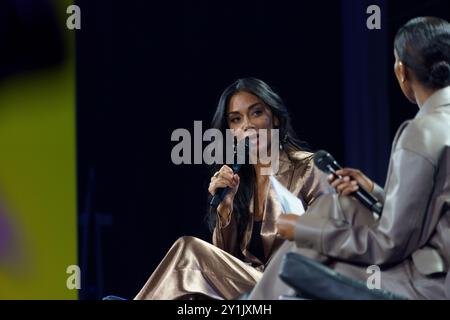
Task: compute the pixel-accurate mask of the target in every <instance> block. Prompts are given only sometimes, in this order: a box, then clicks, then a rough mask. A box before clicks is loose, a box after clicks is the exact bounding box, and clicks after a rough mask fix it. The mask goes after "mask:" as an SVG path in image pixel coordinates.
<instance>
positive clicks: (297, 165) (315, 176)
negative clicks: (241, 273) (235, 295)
mask: <svg viewBox="0 0 450 320" xmlns="http://www.w3.org/2000/svg"><path fill="white" fill-rule="evenodd" d="M312 156H313V154H312V153H309V152H304V151H296V152H291V153H290V154H287V153H286V152H284V151H281V152H280V156H279V169H278V172H277V173H276V174H275V178H276V179H277V180H278V181H279V182H280V183H281V184H282V185H283V186H285V187H286V188H287V189H288V190H289V191H291V192H292V193H293V194H294V195H297V196H298V198H299V199H300V200H301V201H302V203H303V206H304V208H305V210H306V208H308V207H309V205H310V204H311V203H313V201H314V200H315V199H316V198H317V197H319V196H320V195H321V194H323V193H327V192H332V189H331V188H330V186H329V184H328V182H327V179H326V175H325V174H324V173H322V172H321V171H320V170H319V169H318V168H317V167H316V166H315V165H314V161H313V157H312ZM265 201H266V203H265V206H264V213H263V219H262V225H261V232H260V235H261V239H262V245H263V248H264V261H261V260H260V259H258V258H257V257H255V256H254V255H253V254H252V253H251V252H249V250H248V246H249V242H250V240H251V235H252V231H253V223H254V215H253V212H254V197H252V199H251V201H250V206H249V220H248V223H247V227H246V229H245V232H244V235H243V237H242V239H240V241H239V239H238V230H237V221H236V219H235V216H234V215H233V214H231V217H230V219H229V221H228V223H227V224H226V225H224V226H221V225H220V219H219V218H217V223H216V227H215V229H214V231H213V237H212V242H213V244H214V245H216V246H217V247H219V248H221V249H223V250H224V251H226V252H228V253H230V254H232V255H234V256H236V257H238V258H241V259H242V260H243V261H245V262H248V263H250V264H251V265H253V266H255V267H256V268H258V269H259V270H263V269H264V266H265V265H266V264H267V262H268V261H269V260H270V258H271V257H272V256H273V254H274V252H275V251H276V250H277V249H278V247H279V246H280V245H281V243H282V242H283V240H282V239H281V238H278V237H277V231H276V226H275V222H276V220H277V219H278V217H279V216H280V215H281V214H282V212H283V211H282V208H281V205H280V202H279V201H278V198H277V196H276V194H275V191H274V190H273V188H272V185H271V184H270V185H269V188H268V192H267V197H266V200H265Z"/></svg>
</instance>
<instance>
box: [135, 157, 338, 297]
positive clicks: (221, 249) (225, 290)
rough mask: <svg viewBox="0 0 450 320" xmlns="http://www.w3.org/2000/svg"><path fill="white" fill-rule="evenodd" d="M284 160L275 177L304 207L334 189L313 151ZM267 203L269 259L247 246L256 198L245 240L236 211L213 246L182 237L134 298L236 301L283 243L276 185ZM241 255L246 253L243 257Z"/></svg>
mask: <svg viewBox="0 0 450 320" xmlns="http://www.w3.org/2000/svg"><path fill="white" fill-rule="evenodd" d="M279 161H280V162H279V165H280V166H279V170H278V172H277V174H276V175H275V177H276V178H277V180H278V181H280V183H281V184H283V185H284V186H285V187H286V188H288V189H289V190H290V191H291V192H292V193H293V194H296V195H298V197H299V198H300V199H301V200H302V202H303V205H304V207H305V209H306V208H307V207H308V205H309V204H310V203H311V202H313V201H314V199H315V198H317V197H318V196H319V195H320V194H322V193H326V192H328V191H329V190H330V187H329V184H328V182H327V180H326V176H325V175H324V174H323V173H322V172H320V171H319V170H318V169H317V168H316V167H315V166H314V164H313V160H312V154H310V153H307V152H303V151H296V152H293V153H290V154H289V156H288V154H287V153H285V152H283V151H282V152H280V158H279ZM265 201H266V205H265V206H264V208H265V210H264V213H263V220H262V226H261V239H262V243H263V248H264V254H265V259H264V260H265V261H260V260H259V259H258V258H256V257H255V256H254V255H252V253H251V252H249V251H248V249H247V248H248V245H249V242H250V237H251V235H252V229H253V207H254V201H251V202H250V208H249V211H250V219H249V222H248V225H247V228H246V231H245V233H244V236H243V239H242V241H240V243H238V239H237V224H236V221H235V220H234V216H233V215H231V219H230V221H229V222H228V223H227V224H226V225H225V226H220V225H219V222H218V223H217V225H216V227H215V229H214V232H213V237H212V243H213V244H210V243H207V242H205V241H203V240H200V239H197V238H194V237H181V238H179V239H178V240H177V241H176V242H175V243H174V245H173V246H172V247H171V248H170V250H169V251H168V253H167V254H166V256H165V257H164V259H163V260H162V261H161V263H160V264H159V265H158V267H157V268H156V270H155V271H154V272H153V274H152V275H151V276H150V278H149V280H148V281H147V283H146V284H145V286H144V287H143V288H142V289H141V291H140V292H139V293H138V294H137V296H136V297H135V299H137V300H142V299H153V300H154V299H156V300H158V299H188V298H195V297H196V298H200V297H203V298H210V299H234V298H236V297H238V296H239V295H240V294H242V293H246V292H249V291H250V290H251V289H252V288H253V286H254V285H255V284H256V282H257V281H258V280H259V279H260V278H261V277H262V272H263V271H264V268H265V266H266V265H267V263H268V262H269V261H270V259H271V257H272V256H273V255H274V253H275V252H276V251H277V249H278V248H279V247H280V245H281V244H282V243H283V241H284V240H283V239H281V238H278V237H277V232H276V226H275V221H276V220H277V219H278V217H279V216H280V215H281V214H282V209H281V205H280V203H279V202H278V199H277V197H276V195H275V192H274V190H273V189H272V187H271V186H269V188H268V192H267V197H266V200H265ZM217 220H218V221H219V219H217ZM237 256H242V257H243V261H242V260H240V259H238V258H236V257H237Z"/></svg>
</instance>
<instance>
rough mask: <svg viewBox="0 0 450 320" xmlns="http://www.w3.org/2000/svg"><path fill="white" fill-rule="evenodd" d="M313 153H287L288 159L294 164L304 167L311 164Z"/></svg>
mask: <svg viewBox="0 0 450 320" xmlns="http://www.w3.org/2000/svg"><path fill="white" fill-rule="evenodd" d="M313 156H314V153H311V152H307V151H301V150H298V151H292V152H290V153H289V159H290V160H291V161H292V162H293V163H294V164H295V165H297V164H299V165H304V164H308V163H312V160H313Z"/></svg>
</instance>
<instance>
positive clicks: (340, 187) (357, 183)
mask: <svg viewBox="0 0 450 320" xmlns="http://www.w3.org/2000/svg"><path fill="white" fill-rule="evenodd" d="M314 163H315V164H316V166H317V167H318V168H319V169H320V170H322V171H323V172H325V173H328V174H331V175H332V176H333V177H329V178H328V180H329V181H330V182H331V185H332V186H333V187H335V188H336V190H337V191H338V192H339V193H340V194H342V195H350V196H353V197H355V198H356V199H358V200H359V201H360V202H361V203H362V204H363V205H364V206H366V207H367V208H368V209H369V210H371V211H373V212H376V213H377V214H379V215H381V211H382V210H383V206H382V204H381V203H380V202H379V201H378V199H376V198H375V197H374V196H373V195H372V194H371V193H370V192H371V191H373V186H374V184H373V182H372V181H371V180H370V179H369V178H367V177H366V176H365V175H364V174H363V173H362V172H360V171H359V170H355V169H343V168H342V167H341V166H340V165H339V164H338V163H337V162H336V160H334V158H333V156H332V155H331V154H329V153H328V152H326V151H324V150H320V151H317V152H316V153H315V154H314ZM351 178H353V179H355V180H352V179H351Z"/></svg>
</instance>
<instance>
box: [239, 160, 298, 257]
mask: <svg viewBox="0 0 450 320" xmlns="http://www.w3.org/2000/svg"><path fill="white" fill-rule="evenodd" d="M279 161H280V163H279V169H278V172H277V173H276V175H275V178H276V179H277V180H278V181H280V182H281V183H282V184H283V185H284V186H286V187H287V188H289V187H290V186H289V185H288V183H289V182H290V180H291V178H292V174H293V167H294V165H293V164H292V162H291V160H290V159H289V157H288V155H287V154H286V152H284V151H283V152H280V158H279ZM267 189H268V190H267V195H266V197H265V199H266V202H265V206H264V213H263V222H262V225H261V239H262V244H263V248H264V255H265V258H266V261H267V260H268V258H269V257H270V255H271V253H272V251H273V248H274V244H276V243H277V242H278V241H281V242H282V239H278V238H277V230H276V227H275V222H276V221H277V219H278V217H279V216H280V215H281V214H282V208H281V204H280V202H279V200H278V198H277V195H276V194H275V191H274V190H273V188H272V184H269V187H268V188H267ZM254 200H255V197H254V196H253V197H252V199H251V200H250V206H249V215H250V216H249V222H248V224H247V229H246V231H245V233H244V237H243V241H242V242H241V252H242V254H243V255H244V256H245V257H246V258H247V260H249V261H251V262H253V263H255V264H264V263H265V261H260V260H259V259H258V258H256V257H255V256H253V255H252V254H251V253H250V252H249V251H248V250H247V247H248V245H249V243H250V238H251V236H252V232H253V223H254V218H253V214H254V207H255V206H254Z"/></svg>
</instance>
